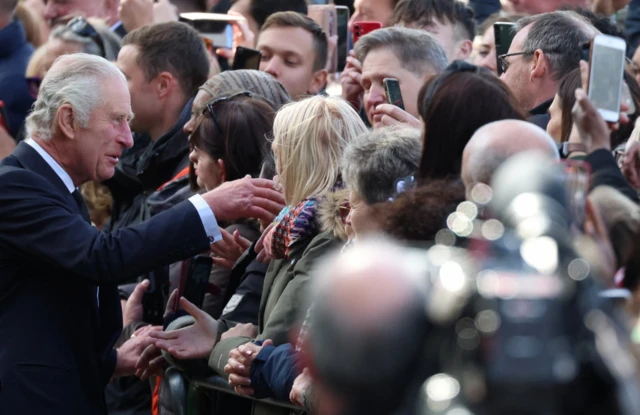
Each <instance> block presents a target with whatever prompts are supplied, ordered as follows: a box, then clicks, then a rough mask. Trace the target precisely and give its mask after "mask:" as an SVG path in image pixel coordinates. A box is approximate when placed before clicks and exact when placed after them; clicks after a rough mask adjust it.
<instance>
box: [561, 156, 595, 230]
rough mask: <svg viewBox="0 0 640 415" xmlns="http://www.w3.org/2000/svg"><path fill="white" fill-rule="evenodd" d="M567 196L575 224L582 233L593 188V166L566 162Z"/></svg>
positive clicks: (576, 161)
mask: <svg viewBox="0 0 640 415" xmlns="http://www.w3.org/2000/svg"><path fill="white" fill-rule="evenodd" d="M563 164H564V169H565V173H566V174H567V195H568V199H569V209H570V211H571V217H572V218H573V224H574V225H575V226H576V227H577V228H578V229H579V230H580V231H582V230H583V229H584V223H585V220H586V206H587V197H588V196H589V189H590V186H591V166H590V165H589V163H587V162H585V161H580V160H564V161H563Z"/></svg>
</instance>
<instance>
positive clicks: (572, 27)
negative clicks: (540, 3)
mask: <svg viewBox="0 0 640 415" xmlns="http://www.w3.org/2000/svg"><path fill="white" fill-rule="evenodd" d="M529 25H531V30H530V31H529V33H528V35H527V38H526V39H525V40H524V43H523V45H522V52H527V53H528V54H529V55H528V56H525V58H531V56H530V55H531V54H533V52H535V51H536V50H538V49H541V50H542V51H543V52H544V53H545V56H546V57H547V59H549V65H550V66H551V72H552V74H553V78H554V79H555V80H556V81H559V80H560V79H562V77H564V76H565V75H566V74H568V73H569V72H571V71H572V70H573V69H576V68H577V67H578V66H579V65H580V59H581V57H582V49H581V46H582V45H583V44H584V43H586V42H588V41H589V40H591V38H592V37H594V36H595V35H596V34H598V33H599V31H598V30H597V29H596V28H595V27H593V25H592V24H591V23H590V22H589V21H588V20H587V19H586V18H584V17H582V16H580V15H579V14H578V13H576V12H572V11H568V10H563V11H556V12H551V13H544V14H539V15H535V16H531V17H523V18H522V19H520V20H518V21H517V22H516V30H517V31H518V32H519V31H520V30H522V29H524V28H525V27H527V26H529Z"/></svg>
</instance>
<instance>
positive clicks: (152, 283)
mask: <svg viewBox="0 0 640 415" xmlns="http://www.w3.org/2000/svg"><path fill="white" fill-rule="evenodd" d="M145 278H146V279H148V280H149V288H148V289H147V292H145V293H144V296H143V297H142V320H143V321H144V322H146V323H149V324H153V325H162V322H163V320H164V311H165V308H166V305H167V298H168V295H169V268H168V267H160V268H157V269H155V270H153V272H151V273H149V274H147V275H145Z"/></svg>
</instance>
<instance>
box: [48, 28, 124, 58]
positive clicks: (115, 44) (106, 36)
mask: <svg viewBox="0 0 640 415" xmlns="http://www.w3.org/2000/svg"><path fill="white" fill-rule="evenodd" d="M87 21H88V22H89V23H90V24H91V26H93V28H94V29H95V30H96V32H98V35H99V36H100V39H101V40H102V44H103V45H104V54H105V56H104V58H105V59H107V60H109V61H115V60H116V59H118V53H119V52H120V38H119V37H118V36H117V35H116V34H114V33H113V32H112V31H111V30H109V27H108V26H107V25H106V24H105V23H104V22H103V21H102V20H100V19H92V18H90V19H87ZM49 39H60V40H63V41H65V42H71V43H77V44H79V45H80V46H81V47H82V52H83V53H88V54H89V55H97V56H100V55H101V54H102V51H101V50H100V47H99V46H98V45H97V44H96V42H95V41H94V40H93V39H91V38H89V37H85V36H80V35H78V34H77V33H75V32H73V31H72V30H71V29H70V28H68V27H67V26H64V25H61V26H56V27H55V28H54V29H53V30H52V31H51V34H50V35H49Z"/></svg>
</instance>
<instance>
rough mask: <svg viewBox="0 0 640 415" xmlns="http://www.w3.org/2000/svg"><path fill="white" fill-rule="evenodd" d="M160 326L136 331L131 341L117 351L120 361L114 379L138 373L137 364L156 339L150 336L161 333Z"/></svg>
mask: <svg viewBox="0 0 640 415" xmlns="http://www.w3.org/2000/svg"><path fill="white" fill-rule="evenodd" d="M161 331H162V327H160V326H145V327H141V328H139V329H138V330H136V332H135V333H133V335H132V336H131V338H130V339H129V340H127V341H126V342H124V343H123V344H122V346H120V347H119V348H118V349H117V352H118V361H117V362H116V369H115V371H114V373H113V376H114V377H119V376H132V375H134V374H135V373H136V363H137V362H138V359H139V358H140V356H141V355H142V353H143V352H144V351H145V349H146V348H147V347H148V346H149V345H151V344H153V341H154V339H153V338H151V337H150V336H149V335H150V334H151V333H154V332H161Z"/></svg>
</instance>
